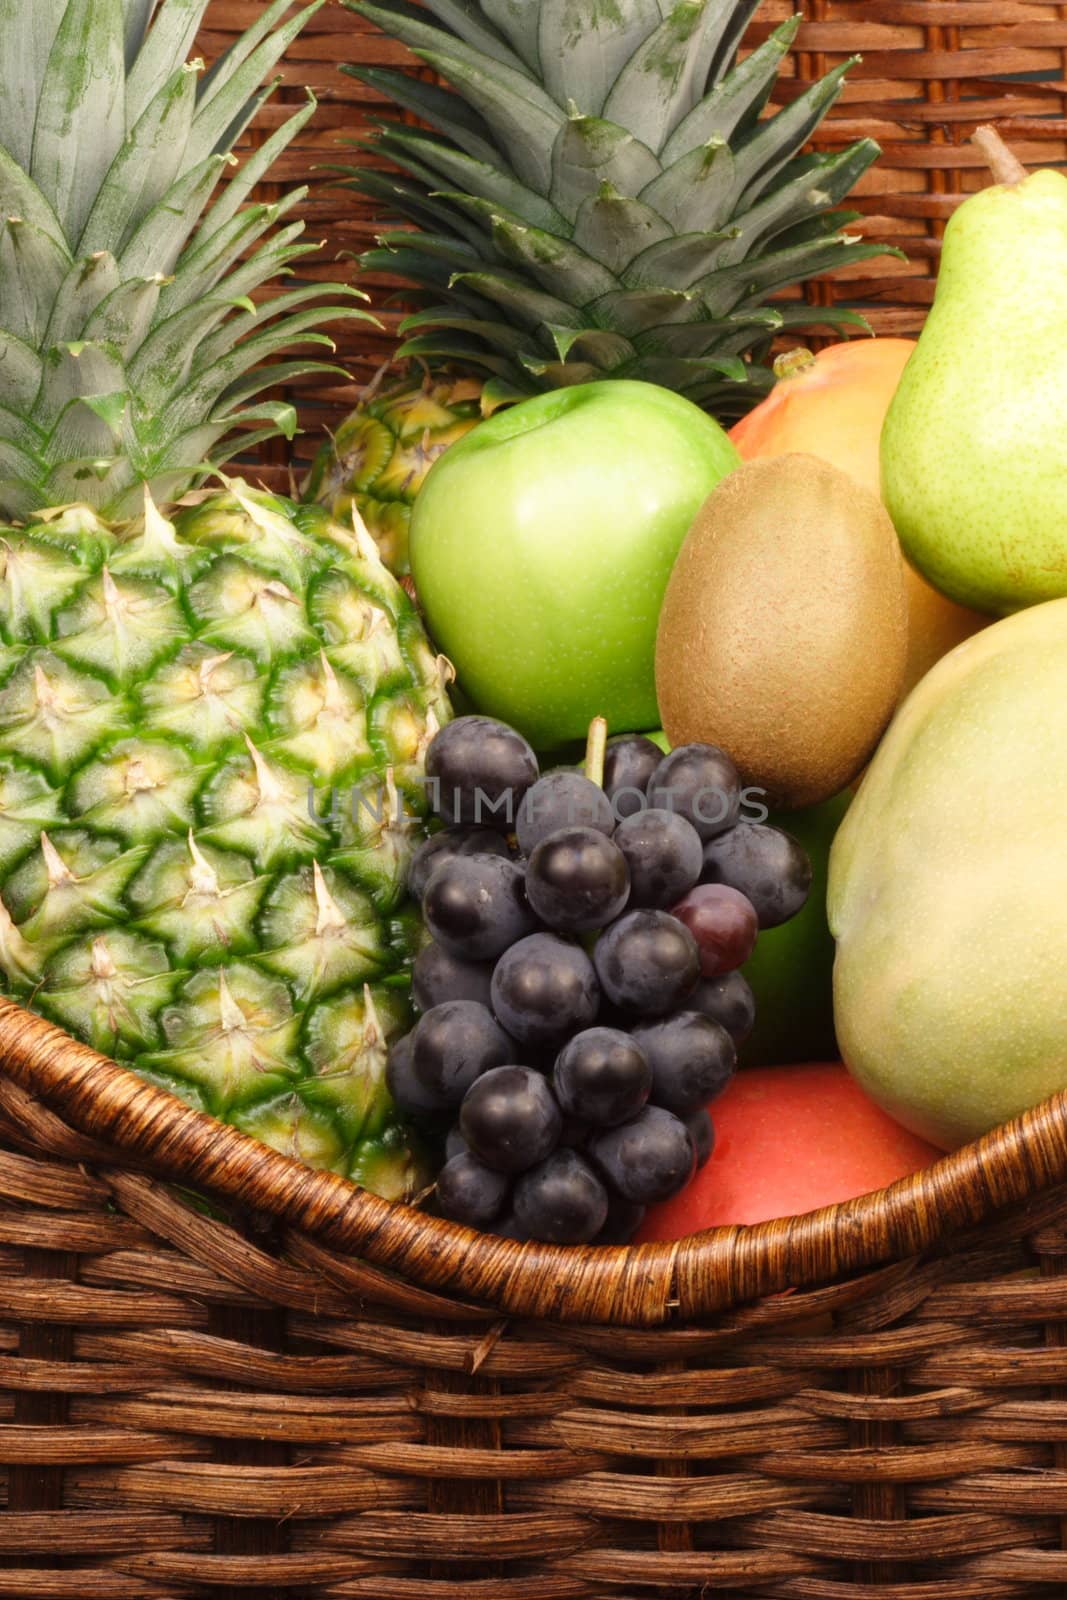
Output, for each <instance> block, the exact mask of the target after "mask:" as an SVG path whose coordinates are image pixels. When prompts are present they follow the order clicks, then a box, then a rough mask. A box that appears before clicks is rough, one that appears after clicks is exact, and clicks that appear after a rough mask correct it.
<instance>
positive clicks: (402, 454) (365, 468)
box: [304, 377, 482, 573]
mask: <svg viewBox="0 0 1067 1600" xmlns="http://www.w3.org/2000/svg"><path fill="white" fill-rule="evenodd" d="M480 393H481V384H479V383H477V382H475V381H473V380H471V379H470V378H457V379H450V378H447V377H446V378H441V379H434V378H430V377H428V378H426V379H425V380H424V381H423V382H422V383H416V384H412V383H411V382H410V381H407V380H405V381H403V382H401V383H400V384H393V385H392V386H390V387H389V388H387V389H384V390H382V391H381V392H380V393H379V392H378V391H377V384H374V385H372V386H371V388H370V391H369V392H368V393H367V394H366V395H365V396H364V398H363V400H362V401H361V402H360V404H359V406H358V407H357V409H356V410H355V411H353V412H352V414H351V416H350V417H348V418H347V419H346V420H345V421H344V422H343V423H342V424H341V426H340V428H339V429H338V430H337V433H336V435H335V437H334V438H333V439H331V440H330V441H328V442H327V443H326V444H325V445H324V446H323V447H322V449H321V450H320V451H319V453H318V455H317V456H316V458H315V462H314V465H313V467H312V469H311V474H310V476H309V478H308V481H307V483H306V485H305V487H304V495H305V497H306V498H307V499H309V500H317V501H320V502H321V503H322V504H323V505H326V506H328V507H329V508H330V510H331V512H332V513H333V515H334V516H335V517H338V518H339V519H340V520H342V521H347V520H350V519H351V516H352V512H353V509H354V510H355V511H356V512H358V514H359V516H360V518H361V520H362V521H363V522H364V523H365V525H366V527H367V528H368V529H369V531H370V532H371V533H372V534H373V536H374V538H375V540H376V541H377V545H378V549H379V550H380V552H381V556H382V560H383V561H384V562H385V564H386V566H387V567H388V568H389V569H390V571H392V572H398V573H406V572H407V571H408V565H409V564H408V529H409V526H410V523H411V508H412V506H413V505H414V503H415V496H416V495H417V494H418V492H419V490H420V489H421V488H422V484H423V480H424V478H425V477H426V474H427V473H428V472H429V470H430V468H431V467H432V466H433V464H434V462H435V461H436V460H437V458H438V456H439V455H441V454H442V453H443V451H445V450H447V449H448V447H449V445H451V444H455V442H456V440H457V439H462V437H463V435H464V434H465V433H469V432H470V430H471V428H473V427H474V425H475V423H476V422H478V421H479V420H480V418H481V414H482V412H481V405H480V403H479V395H480Z"/></svg>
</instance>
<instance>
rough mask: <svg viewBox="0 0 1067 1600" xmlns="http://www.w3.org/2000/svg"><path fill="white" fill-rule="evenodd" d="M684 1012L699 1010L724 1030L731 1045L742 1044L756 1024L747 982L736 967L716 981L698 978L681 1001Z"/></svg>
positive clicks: (754, 1004)
mask: <svg viewBox="0 0 1067 1600" xmlns="http://www.w3.org/2000/svg"><path fill="white" fill-rule="evenodd" d="M685 1009H686V1010H687V1011H699V1012H700V1013H701V1015H702V1016H705V1017H710V1018H711V1020H712V1022H718V1023H719V1024H721V1026H722V1027H724V1028H725V1029H726V1031H727V1033H728V1034H729V1035H730V1038H731V1039H732V1040H733V1041H734V1044H737V1045H740V1044H744V1042H745V1040H746V1039H747V1038H748V1036H749V1034H750V1033H751V1032H752V1028H753V1025H754V1024H755V1021H756V997H755V995H754V994H753V993H752V989H751V987H750V985H749V982H748V979H747V978H746V977H744V976H743V975H742V973H741V972H739V971H738V970H737V969H736V968H735V969H734V971H733V972H724V973H723V974H722V976H721V977H718V978H701V980H700V982H699V983H698V984H697V986H696V988H695V989H694V990H693V992H692V994H691V995H690V996H689V998H688V999H687V1000H686V1002H685Z"/></svg>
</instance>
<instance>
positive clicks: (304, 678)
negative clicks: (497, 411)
mask: <svg viewBox="0 0 1067 1600" xmlns="http://www.w3.org/2000/svg"><path fill="white" fill-rule="evenodd" d="M206 4H207V0H165V3H163V4H162V5H160V6H159V7H158V8H156V7H154V6H153V4H152V3H151V0H34V3H33V6H32V7H29V6H26V5H25V4H23V3H21V0H0V60H2V62H3V66H2V68H0V72H2V75H3V87H4V95H3V96H2V97H0V188H2V190H3V201H4V206H3V213H2V214H3V215H5V216H6V217H7V219H8V220H7V222H6V224H5V226H4V230H3V233H2V235H0V252H2V260H0V283H2V285H3V296H2V301H0V351H2V359H0V512H2V513H3V514H4V515H5V516H6V517H7V518H9V519H11V525H10V526H8V527H5V528H2V529H0V972H2V975H3V979H4V980H5V987H6V989H7V991H8V993H10V994H12V995H13V996H15V997H16V998H17V999H19V1000H21V1001H22V1002H23V1003H25V1004H27V1005H30V1006H32V1007H33V1008H34V1009H36V1010H38V1011H40V1012H41V1013H43V1014H44V1015H46V1016H48V1017H51V1018H52V1019H53V1020H55V1021H56V1022H58V1023H59V1024H61V1025H62V1026H63V1027H64V1028H66V1029H68V1030H69V1031H70V1032H71V1033H72V1034H74V1035H76V1036H77V1037H79V1038H82V1039H84V1040H86V1041H88V1042H89V1043H91V1044H93V1045H94V1046H96V1047H97V1048H98V1049H100V1050H102V1051H104V1052H106V1053H108V1054H109V1055H111V1056H113V1057H114V1058H115V1059H116V1060H118V1061H121V1062H125V1063H128V1064H129V1065H130V1066H131V1067H133V1068H135V1069H136V1070H137V1071H139V1072H141V1073H142V1074H144V1075H145V1076H146V1077H148V1078H149V1079H151V1080H153V1081H155V1082H157V1083H160V1084H162V1085H165V1086H166V1087H167V1088H169V1089H171V1090H172V1091H174V1092H175V1093H177V1094H179V1095H180V1096H182V1097H183V1098H184V1099H185V1100H187V1101H189V1102H190V1103H191V1104H193V1105H195V1106H197V1107H200V1108H202V1109H203V1110H205V1111H208V1112H210V1113H212V1114H213V1115H215V1116H217V1117H220V1118H223V1119H224V1120H226V1121H228V1122H231V1123H234V1124H235V1125H236V1126H238V1127H240V1128H244V1129H245V1130H247V1131H248V1132H249V1133H252V1134H254V1135H255V1136H257V1137H258V1138H260V1139H262V1140H264V1141H266V1142H267V1143H268V1144H271V1145H273V1146H275V1147H276V1148H279V1149H282V1150H284V1151H286V1152H287V1153H290V1154H293V1155H296V1156H298V1157H299V1158H301V1159H302V1160H305V1161H307V1162H310V1163H311V1164H313V1165H316V1166H321V1167H328V1168H331V1169H333V1170H335V1171H338V1172H343V1173H347V1174H349V1175H351V1176H353V1177H355V1178H356V1179H358V1181H360V1182H361V1183H364V1184H365V1185H366V1186H368V1187H370V1188H373V1189H375V1190H377V1191H378V1192H380V1193H383V1194H386V1195H389V1196H391V1197H396V1196H400V1195H403V1194H408V1193H410V1192H411V1190H412V1189H413V1188H414V1187H415V1186H417V1185H418V1183H419V1182H420V1181H421V1174H420V1170H419V1159H418V1154H417V1150H416V1148H415V1146H414V1145H413V1143H412V1140H411V1138H410V1136H409V1133H408V1130H407V1129H406V1127H405V1125H404V1124H403V1122H402V1121H401V1120H400V1119H399V1118H398V1116H397V1114H396V1112H395V1109H394V1108H393V1106H392V1104H391V1101H390V1099H389V1095H388V1092H387V1090H386V1087H385V1081H384V1068H385V1058H386V1051H387V1041H388V1040H389V1038H390V1037H392V1036H393V1035H395V1034H396V1033H397V1032H398V1031H400V1030H402V1029H403V1028H404V1026H405V1025H406V1020H407V990H408V978H407V968H408V965H409V963H410V957H411V953H412V949H413V947H414V945H415V944H416V943H417V941H418V938H419V929H418V924H417V920H416V919H415V917H414V914H413V911H412V909H411V907H410V906H409V905H408V903H407V900H406V896H405V887H404V885H405V869H406V863H407V861H408V858H409V856H410V853H411V851H412V849H413V848H414V846H415V844H416V843H417V842H418V839H419V838H420V837H421V821H420V816H421V814H422V812H423V811H424V796H423V793H422V786H421V775H422V760H423V755H424V752H425V749H426V746H427V743H428V741H429V740H430V738H431V737H432V736H433V733H434V731H435V730H436V728H437V727H438V726H439V725H440V723H441V722H443V721H444V720H446V719H447V718H448V716H449V709H448V703H447V698H446V695H445V691H444V687H443V674H442V669H441V664H440V663H439V662H438V660H437V659H436V658H435V656H434V654H433V652H432V651H431V649H430V646H429V644H428V642H427V640H426V638H425V635H424V634H423V632H422V630H421V627H420V624H419V621H418V617H417V615H416V613H415V611H414V608H413V607H412V604H411V602H410V600H409V599H408V597H407V595H406V594H405V593H404V591H403V590H402V588H401V587H400V585H399V584H398V583H397V582H396V581H395V580H394V579H393V578H392V577H391V576H390V574H389V573H388V572H387V571H386V569H385V568H384V566H383V565H382V563H381V560H380V558H379V555H378V551H377V547H376V546H375V544H374V542H373V540H372V539H371V538H370V537H369V536H368V535H367V533H366V531H365V530H364V529H363V528H362V527H361V526H360V525H359V523H358V522H354V521H353V520H352V519H349V520H348V521H347V523H346V524H341V523H340V522H338V521H335V520H333V519H332V518H331V516H330V515H329V513H328V512H326V511H325V510H323V509H322V508H320V507H317V506H298V505H296V504H294V503H292V502H291V501H288V500H284V499H281V498H279V497H276V496H273V495H269V494H266V493H262V492H259V491H256V490H252V489H248V488H247V487H246V486H245V485H244V484H243V483H241V482H240V481H235V482H232V483H226V485H225V487H224V489H223V491H222V492H221V493H218V492H216V493H211V494H209V493H206V492H205V491H203V490H201V489H200V488H198V485H199V484H201V483H202V482H203V481H204V480H205V479H206V478H208V477H209V476H217V477H220V476H221V473H219V471H218V469H219V465H220V463H222V462H225V461H226V460H227V458H228V457H230V456H232V455H233V454H234V453H236V452H237V451H238V450H240V449H246V448H247V447H248V445H249V444H250V443H252V442H254V441H255V440H256V439H258V438H262V437H269V436H271V435H273V434H274V433H276V432H278V431H282V432H286V433H291V432H292V430H293V427H294V425H295V418H294V416H293V413H292V409H291V408H290V407H287V406H285V405H282V404H279V403H278V402H257V400H256V397H257V396H258V395H259V394H260V393H261V392H262V391H263V390H265V389H266V388H268V387H269V386H270V385H272V384H274V383H276V382H277V381H278V380H279V379H288V378H291V377H292V376H294V375H296V374H297V373H304V372H308V371H316V370H332V369H330V368H325V369H324V368H323V367H322V364H321V362H319V361H316V360H310V359H307V358H304V359H301V358H296V357H294V358H291V359H289V360H287V361H284V362H271V360H270V358H271V357H272V356H274V355H275V354H276V353H277V352H280V351H282V350H284V349H286V348H289V347H292V346H294V345H299V344H307V343H313V344H319V345H323V344H325V345H329V343H330V341H329V340H328V338H327V337H326V335H325V334H323V333H321V332H319V331H317V330H318V328H319V326H320V325H321V324H322V323H324V322H327V321H330V320H336V319H337V318H338V317H339V316H351V315H364V313H361V312H359V311H355V310H353V308H352V306H351V303H350V301H349V300H348V299H347V298H346V295H347V292H346V291H345V290H343V289H341V288H340V287H338V286H337V285H329V284H327V285H323V284H310V285H307V284H305V285H300V284H299V283H297V284H296V285H295V286H294V287H291V288H289V289H287V290H286V292H285V293H284V294H280V295H277V296H276V297H275V298H273V299H271V300H269V301H268V302H267V303H266V304H265V305H263V306H262V307H261V308H259V309H257V308H256V306H255V305H254V304H253V302H252V301H251V300H250V299H249V295H250V293H251V292H252V291H254V290H255V289H257V288H258V287H259V286H260V285H262V284H265V283H267V282H268V281H269V280H271V279H273V278H275V277H277V276H278V275H279V274H283V273H284V274H288V273H289V272H290V271H291V269H292V266H293V264H294V263H295V262H296V261H297V260H298V259H299V258H300V257H301V256H302V255H303V254H304V252H305V251H306V250H307V249H309V248H312V247H309V246H308V245H306V244H303V243H300V242H298V241H299V236H300V232H301V229H300V225H299V224H296V223H291V222H289V223H285V224H284V225H283V226H281V227H278V226H276V224H278V223H279V222H280V221H281V219H282V218H283V217H284V216H285V215H286V213H287V212H289V211H290V210H291V208H292V206H293V205H294V204H295V203H296V202H297V201H298V200H299V199H300V198H301V196H300V194H299V193H297V194H295V195H289V196H286V197H285V198H284V199H283V200H281V201H279V202H277V203H276V204H273V205H259V204H251V205H250V204H246V202H247V201H248V198H249V193H250V190H251V188H252V187H253V185H254V184H255V183H256V182H258V180H259V179H260V178H261V177H262V176H263V174H264V173H265V172H266V171H267V170H268V168H269V166H270V165H271V163H272V162H273V161H275V160H276V159H277V158H278V156H279V155H280V154H281V153H282V152H283V151H284V149H285V148H286V146H287V145H288V144H289V142H290V141H291V140H292V139H293V137H294V136H295V135H296V133H297V132H298V131H299V129H300V128H301V127H302V126H303V125H304V123H305V122H306V121H307V119H308V116H309V115H310V113H311V110H312V105H311V104H310V103H309V105H308V106H307V107H306V108H303V109H301V110H300V111H299V112H298V113H297V115H296V116H295V117H293V118H292V119H291V120H290V121H289V122H287V123H286V124H285V125H284V126H283V127H281V128H279V129H278V131H277V132H275V133H274V134H273V135H272V136H271V138H270V139H269V140H268V141H267V142H266V143H265V144H264V145H263V146H262V147H261V148H260V149H259V150H258V151H256V152H255V154H254V155H253V156H251V157H250V158H249V160H248V161H247V162H246V164H245V166H244V167H243V168H242V169H240V171H239V172H238V174H237V175H236V176H234V177H231V178H230V182H229V184H228V185H227V186H226V187H225V188H224V189H222V190H221V191H220V190H218V188H217V186H218V180H219V179H220V177H222V175H223V174H224V173H225V172H226V171H227V169H228V168H229V167H230V166H231V165H232V164H233V163H232V160H231V157H230V151H231V149H232V146H233V144H234V143H235V141H236V140H237V138H238V137H239V135H240V133H241V131H242V130H243V128H244V127H245V126H246V125H247V123H248V121H249V119H250V117H251V116H252V115H254V113H255V111H256V110H257V108H258V106H259V105H260V104H261V102H262V99H263V91H260V90H259V89H258V87H257V86H258V85H259V84H260V83H261V81H262V79H263V77H264V75H265V74H266V73H268V72H269V71H270V70H271V69H272V68H273V66H274V64H275V63H276V62H277V60H278V59H279V57H280V55H281V54H282V52H283V51H284V49H285V48H286V46H287V45H288V43H289V42H290V41H291V40H292V38H293V37H294V36H295V34H296V32H297V31H298V30H299V28H300V27H301V26H302V25H303V23H304V22H305V21H306V20H307V18H308V17H309V16H310V15H311V14H312V13H313V12H314V11H316V10H317V9H318V5H317V4H316V5H312V6H310V7H308V8H305V9H304V10H303V11H302V12H300V13H299V14H298V15H296V16H294V17H292V18H291V19H290V20H288V21H285V20H283V18H284V17H285V14H286V13H287V12H288V11H289V10H290V9H291V8H290V6H289V4H288V0H277V3H275V4H271V5H268V6H266V7H265V8H264V9H263V11H262V13H261V14H260V16H259V18H258V19H257V21H256V22H255V23H254V24H253V25H252V27H251V28H250V29H249V30H248V32H247V34H246V35H245V37H244V38H243V39H242V40H240V41H239V42H238V43H237V44H236V45H235V46H234V48H233V50H232V52H231V53H230V54H229V55H228V56H226V57H225V58H224V59H223V60H222V61H221V62H220V63H218V64H217V65H216V66H215V68H214V69H213V70H212V71H211V72H210V73H206V74H205V73H204V72H203V71H202V64H201V63H197V62H190V63H188V64H187V63H186V55H187V53H188V49H189V46H190V44H191V41H192V39H193V37H194V36H195V33H196V30H197V27H198V25H199V22H200V20H201V17H202V15H203V12H204V10H205V8H206ZM31 14H32V21H31V20H30V16H31ZM153 14H154V20H152V17H153ZM30 130H32V134H31V131H30ZM264 362H266V364H265V365H264V364H263V363H264ZM190 490H193V491H194V492H192V493H189V491H190ZM175 501H177V502H178V503H176V504H175V503H174V502H175ZM157 503H158V505H159V506H160V507H162V509H157ZM168 503H169V504H168Z"/></svg>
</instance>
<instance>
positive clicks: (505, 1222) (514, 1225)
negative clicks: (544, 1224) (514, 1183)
mask: <svg viewBox="0 0 1067 1600" xmlns="http://www.w3.org/2000/svg"><path fill="white" fill-rule="evenodd" d="M483 1232H485V1233H491V1234H493V1235H495V1237H496V1238H498V1239H515V1240H517V1242H518V1243H519V1244H525V1243H526V1242H527V1240H528V1239H529V1237H530V1235H529V1234H528V1233H527V1232H526V1229H525V1228H524V1227H523V1226H522V1223H521V1222H520V1221H519V1219H518V1217H517V1216H516V1215H515V1213H514V1211H512V1210H511V1209H510V1208H509V1209H508V1210H507V1211H505V1212H504V1214H503V1216H499V1217H497V1219H496V1221H495V1222H491V1223H490V1224H489V1226H488V1227H487V1228H485V1229H483Z"/></svg>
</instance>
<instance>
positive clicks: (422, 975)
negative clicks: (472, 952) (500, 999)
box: [411, 941, 493, 1011]
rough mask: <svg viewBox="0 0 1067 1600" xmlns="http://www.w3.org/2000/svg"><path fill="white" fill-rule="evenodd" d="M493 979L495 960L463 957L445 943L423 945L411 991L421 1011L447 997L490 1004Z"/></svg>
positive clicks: (434, 942)
mask: <svg viewBox="0 0 1067 1600" xmlns="http://www.w3.org/2000/svg"><path fill="white" fill-rule="evenodd" d="M492 981H493V964H492V962H491V961H461V960H460V959H459V957H458V956H454V955H453V954H452V952H451V951H450V950H446V949H445V947H444V945H443V944H437V943H436V941H432V942H431V943H430V944H427V945H423V947H422V949H421V950H420V951H419V953H418V955H417V956H416V957H415V965H414V967H413V968H412V972H411V993H412V995H413V997H414V1000H415V1004H416V1005H417V1006H418V1008H419V1010H420V1011H429V1010H430V1008H431V1006H439V1005H441V1004H442V1003H443V1002H444V1001H445V1000H477V1002H478V1004H479V1005H483V1006H487V1005H488V1004H489V987H490V984H491V983H492Z"/></svg>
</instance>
